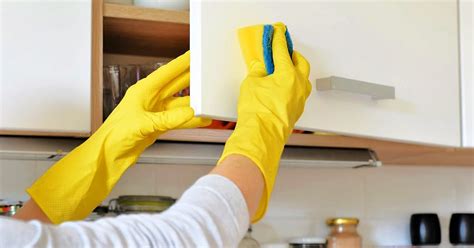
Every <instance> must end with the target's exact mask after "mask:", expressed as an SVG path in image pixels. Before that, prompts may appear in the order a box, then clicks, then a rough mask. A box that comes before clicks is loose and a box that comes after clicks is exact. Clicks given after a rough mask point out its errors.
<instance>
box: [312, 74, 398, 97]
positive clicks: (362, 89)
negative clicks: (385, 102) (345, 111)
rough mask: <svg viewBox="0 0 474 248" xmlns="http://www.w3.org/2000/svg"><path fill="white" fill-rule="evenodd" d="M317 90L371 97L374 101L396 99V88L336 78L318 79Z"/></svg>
mask: <svg viewBox="0 0 474 248" xmlns="http://www.w3.org/2000/svg"><path fill="white" fill-rule="evenodd" d="M316 89H317V90H320V91H326V90H340V91H347V92H351V93H356V94H363V95H369V96H371V97H372V99H374V100H382V99H395V87H392V86H386V85H381V84H374V83H369V82H364V81H359V80H354V79H348V78H342V77H335V76H331V77H327V78H320V79H316Z"/></svg>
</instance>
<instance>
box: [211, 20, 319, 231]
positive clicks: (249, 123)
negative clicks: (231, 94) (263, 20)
mask: <svg viewBox="0 0 474 248" xmlns="http://www.w3.org/2000/svg"><path fill="white" fill-rule="evenodd" d="M260 27H262V28H263V26H260ZM257 28H258V27H257ZM246 30H249V31H250V32H246ZM255 30H256V29H255V28H246V29H243V30H240V32H239V39H240V44H241V49H242V50H243V54H244V56H245V59H246V63H247V67H248V70H249V71H248V76H247V77H246V78H245V80H244V81H243V82H242V85H241V88H240V96H239V103H238V118H237V126H236V128H235V130H234V132H233V133H232V135H231V137H230V138H229V139H228V140H227V143H226V145H225V148H224V151H223V154H222V157H221V159H220V160H219V162H220V161H222V160H224V159H225V158H226V157H227V156H229V155H231V154H240V155H244V156H246V157H248V158H250V159H251V160H252V161H253V162H254V163H255V164H256V165H257V166H258V167H259V168H260V170H261V172H262V175H263V177H264V180H265V189H264V195H263V196H262V199H261V201H260V205H259V207H258V210H257V213H256V214H255V216H253V217H252V222H256V221H258V220H259V219H261V218H262V217H263V215H264V214H265V211H266V208H267V205H268V202H269V199H270V195H271V192H272V190H273V184H274V181H275V177H276V175H277V172H278V164H279V160H280V157H281V154H282V152H283V148H284V145H285V143H286V141H287V139H288V137H289V135H290V133H291V131H292V129H293V127H294V125H295V123H296V121H297V120H298V118H299V117H300V116H301V114H302V113H303V109H304V105H305V102H306V99H307V98H308V96H309V94H310V92H311V84H310V82H309V80H308V77H309V72H310V66H309V63H308V62H307V61H306V59H305V58H304V57H303V56H302V55H300V54H299V53H298V52H296V51H294V52H293V55H292V58H291V57H290V55H289V52H288V47H287V42H286V37H285V30H286V28H285V26H284V25H283V24H281V23H279V24H275V25H274V34H273V42H272V52H273V61H274V65H275V71H274V73H273V74H270V75H267V71H266V70H265V65H264V61H262V56H261V55H260V54H259V53H258V52H256V53H255V52H252V51H250V52H249V51H247V50H246V49H253V51H255V50H258V49H256V48H255V47H258V46H261V44H262V43H261V39H260V40H259V39H258V37H257V38H255V37H247V36H254V35H255V34H257V35H259V36H260V37H261V32H260V34H259V33H258V32H255ZM252 41H254V42H253V43H252ZM252 54H254V55H255V56H254V58H253V59H252V58H250V56H251V55H252Z"/></svg>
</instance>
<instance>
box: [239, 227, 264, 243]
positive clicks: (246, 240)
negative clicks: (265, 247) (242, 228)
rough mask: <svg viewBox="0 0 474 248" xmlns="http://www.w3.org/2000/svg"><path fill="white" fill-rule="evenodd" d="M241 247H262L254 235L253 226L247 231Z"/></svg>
mask: <svg viewBox="0 0 474 248" xmlns="http://www.w3.org/2000/svg"><path fill="white" fill-rule="evenodd" d="M239 248H260V244H259V243H258V241H257V240H256V239H254V238H253V237H252V226H249V229H248V230H247V233H246V234H245V236H244V238H243V239H242V240H241V241H240V243H239Z"/></svg>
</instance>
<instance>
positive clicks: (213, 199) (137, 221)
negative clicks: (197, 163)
mask: <svg viewBox="0 0 474 248" xmlns="http://www.w3.org/2000/svg"><path fill="white" fill-rule="evenodd" d="M248 225H249V213H248V209H247V205H246V203H245V199H244V197H243V195H242V193H241V192H240V190H239V188H238V187H237V186H236V185H235V184H234V183H233V182H232V181H230V180H229V179H227V178H225V177H223V176H218V175H207V176H204V177H202V178H201V179H199V180H198V181H197V182H196V183H195V184H194V185H193V186H192V187H190V188H189V189H188V190H187V191H186V192H185V193H184V194H183V195H182V197H181V199H180V200H179V201H178V202H176V204H174V205H173V206H172V207H171V208H170V209H168V210H167V211H165V212H163V213H162V214H136V215H122V216H119V217H113V218H104V219H100V220H97V221H95V222H86V221H76V222H65V223H63V224H60V225H56V226H54V225H47V224H43V223H40V222H38V221H29V222H24V221H19V220H15V219H11V218H5V217H4V218H0V248H4V247H236V246H237V245H238V243H239V241H240V240H241V239H242V237H243V236H244V234H245V232H246V230H247V228H248Z"/></svg>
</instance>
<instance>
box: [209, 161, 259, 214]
mask: <svg viewBox="0 0 474 248" xmlns="http://www.w3.org/2000/svg"><path fill="white" fill-rule="evenodd" d="M211 174H218V175H221V176H224V177H226V178H228V179H230V180H231V181H232V182H233V183H234V184H235V185H236V186H237V187H238V188H239V189H240V191H241V192H242V195H243V197H244V198H245V202H246V203H247V209H248V212H249V217H251V216H254V215H255V213H256V211H257V208H258V205H259V203H260V199H261V198H262V194H263V189H264V180H263V176H262V173H261V171H260V169H259V168H258V167H257V166H256V165H255V163H254V162H252V160H250V159H249V158H248V157H246V156H243V155H229V156H228V157H226V158H225V159H224V160H223V161H222V162H221V163H220V164H219V166H216V167H215V168H214V169H213V170H212V171H211Z"/></svg>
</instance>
